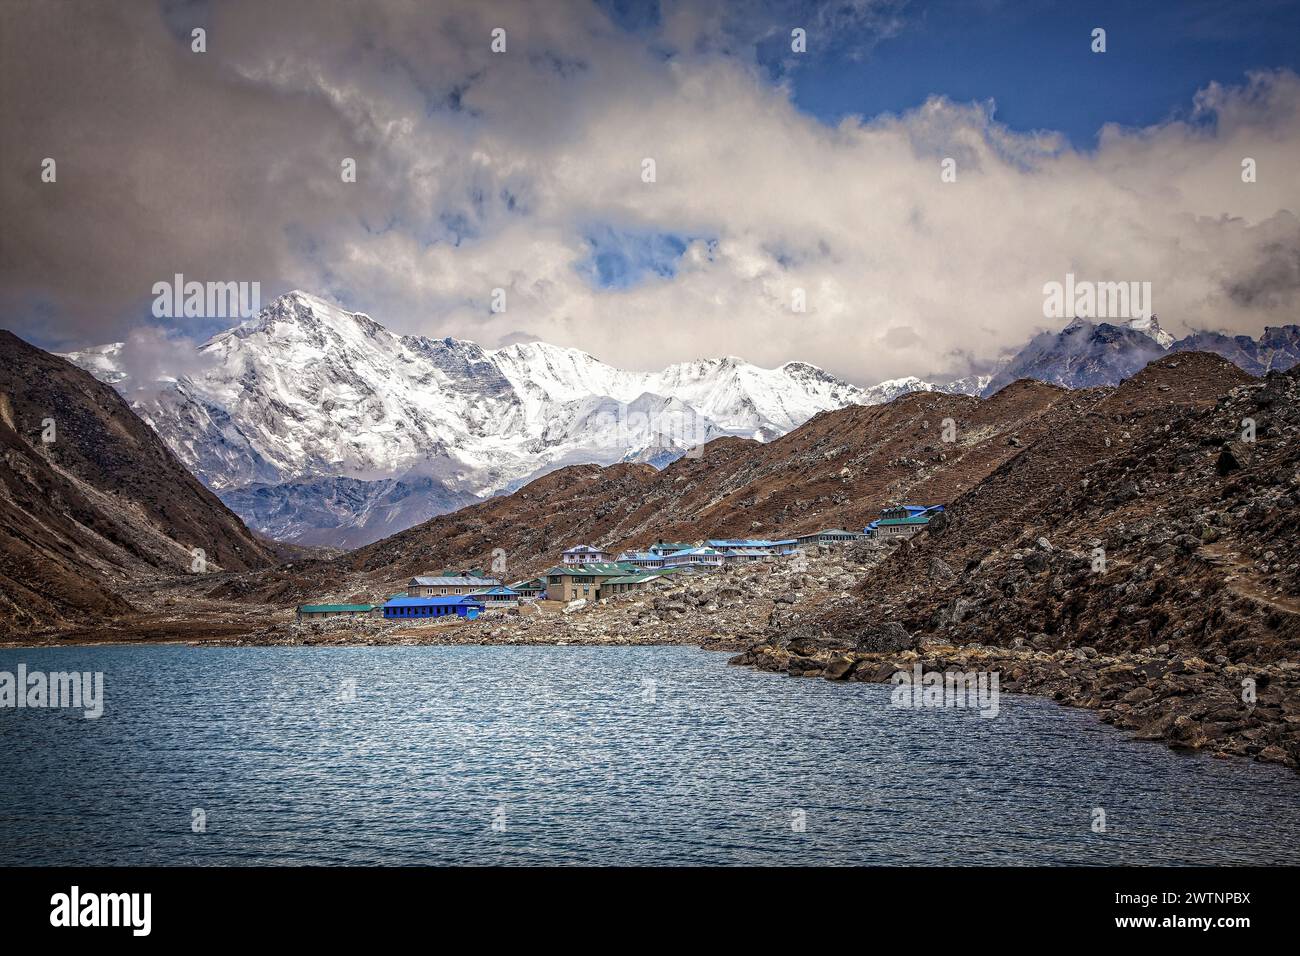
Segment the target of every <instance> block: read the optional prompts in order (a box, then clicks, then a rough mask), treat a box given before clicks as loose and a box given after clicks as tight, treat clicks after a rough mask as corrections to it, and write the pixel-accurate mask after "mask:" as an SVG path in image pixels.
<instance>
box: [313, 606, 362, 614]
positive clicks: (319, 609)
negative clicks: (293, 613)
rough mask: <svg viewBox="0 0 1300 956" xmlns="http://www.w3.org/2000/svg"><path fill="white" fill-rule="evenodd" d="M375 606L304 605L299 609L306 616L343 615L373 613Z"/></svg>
mask: <svg viewBox="0 0 1300 956" xmlns="http://www.w3.org/2000/svg"><path fill="white" fill-rule="evenodd" d="M374 609H375V606H374V605H373V604H304V605H303V606H302V607H300V608H298V610H299V611H302V612H303V613H304V614H326V613H336V614H337V613H343V612H345V611H373V610H374Z"/></svg>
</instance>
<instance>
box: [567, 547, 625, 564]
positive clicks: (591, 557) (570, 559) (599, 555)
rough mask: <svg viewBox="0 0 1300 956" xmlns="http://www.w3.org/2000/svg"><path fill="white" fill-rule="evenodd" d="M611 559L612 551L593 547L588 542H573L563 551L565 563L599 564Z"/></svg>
mask: <svg viewBox="0 0 1300 956" xmlns="http://www.w3.org/2000/svg"><path fill="white" fill-rule="evenodd" d="M613 560H614V555H613V554H612V553H610V552H609V551H606V550H604V549H603V548H593V547H592V546H591V545H589V544H575V545H574V546H573V547H572V548H569V549H568V550H567V551H565V552H564V563H565V564H600V563H602V562H605V561H613Z"/></svg>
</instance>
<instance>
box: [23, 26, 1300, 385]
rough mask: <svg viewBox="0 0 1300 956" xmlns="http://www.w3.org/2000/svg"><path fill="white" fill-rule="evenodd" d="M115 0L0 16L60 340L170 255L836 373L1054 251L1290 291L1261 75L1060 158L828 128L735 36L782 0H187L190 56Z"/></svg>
mask: <svg viewBox="0 0 1300 956" xmlns="http://www.w3.org/2000/svg"><path fill="white" fill-rule="evenodd" d="M767 9H772V8H770V7H768V8H767ZM899 9H900V8H898V7H896V5H892V4H882V3H865V4H849V5H846V4H837V5H833V6H818V7H815V8H810V10H809V11H808V19H809V22H810V23H813V24H816V23H819V22H820V23H832V22H833V21H831V20H828V19H825V18H830V17H834V16H845V15H847V16H850V18H851V19H850V20H848V21H840V22H839V23H838V26H837V27H836V28H837V29H840V30H843V31H844V32H846V33H847V34H854V33H855V31H857V34H860V35H862V36H864V37H866V38H867V39H871V38H872V37H879V36H882V35H888V34H889V31H890V30H894V29H896V21H897V17H898V16H899V15H900V14H899ZM141 10H142V8H140V7H135V6H129V5H115V4H112V5H110V4H86V5H84V6H81V5H74V4H67V5H63V4H60V5H48V4H32V5H30V6H29V5H26V4H23V3H16V4H15V3H10V4H6V5H5V6H4V8H3V12H0V18H3V23H2V24H0V27H2V30H0V32H2V33H3V35H4V37H5V39H4V40H3V43H4V44H5V48H4V49H3V51H0V52H2V53H3V56H0V71H3V72H2V73H0V89H3V91H4V92H3V94H0V96H2V97H3V98H2V100H0V138H3V140H4V141H5V142H6V144H7V145H8V144H10V143H14V144H16V146H14V147H12V148H6V150H5V152H4V154H3V156H0V163H2V164H3V169H2V170H0V174H2V175H3V186H0V188H3V190H4V194H3V202H4V206H5V212H6V216H5V218H6V222H8V223H16V224H17V227H16V228H11V229H7V230H5V231H4V232H3V233H0V243H3V248H2V249H0V252H3V255H0V279H2V280H3V296H2V298H0V305H3V307H4V308H5V309H6V312H5V314H6V316H18V317H19V318H21V317H22V316H23V315H33V316H34V315H36V314H37V313H36V312H24V311H22V310H24V309H32V308H33V305H32V303H40V304H41V308H40V311H39V314H40V315H41V319H40V329H41V330H44V332H45V334H47V335H49V336H52V337H55V338H57V339H59V340H60V341H62V342H65V343H66V344H68V345H85V344H90V343H93V342H102V341H109V340H112V339H120V338H122V337H123V335H124V333H125V330H126V329H128V328H130V327H131V326H132V325H133V324H134V323H135V322H136V316H137V315H138V314H140V310H144V309H147V302H148V298H149V297H148V290H149V288H150V286H151V285H152V283H153V282H155V281H158V280H160V279H165V278H169V277H170V276H171V275H172V274H173V273H175V272H183V273H185V275H186V276H187V278H190V277H192V278H200V279H205V280H206V279H212V280H222V279H226V280H243V281H254V280H256V281H261V282H262V289H263V298H264V299H265V298H267V296H268V295H270V294H272V293H273V292H274V291H276V290H277V289H278V290H283V289H288V288H295V287H302V288H307V289H311V290H313V291H316V292H318V293H321V294H326V295H332V296H334V297H336V298H337V299H339V300H340V301H341V302H342V304H344V305H346V306H347V307H349V308H353V309H358V310H362V311H366V312H368V313H369V314H371V315H372V316H374V317H375V318H376V319H377V320H379V321H381V322H383V323H384V324H386V325H389V326H390V327H392V328H394V329H395V330H397V331H402V332H414V333H420V334H424V335H429V336H438V337H441V336H446V335H451V336H455V337H458V338H468V339H473V340H475V341H478V342H480V343H481V344H483V345H485V346H488V347H491V346H496V345H499V344H502V343H504V342H507V341H520V340H522V338H523V337H529V338H533V337H535V338H541V339H544V340H546V341H550V342H555V343H556V344H561V345H573V346H578V347H580V348H583V349H586V350H587V351H589V352H592V353H593V354H595V355H597V356H598V357H599V358H601V359H603V360H605V361H608V362H611V363H613V364H618V365H622V366H626V367H631V368H642V369H644V368H655V367H662V366H664V365H666V364H669V363H670V362H674V361H681V360H686V359H692V358H698V357H702V356H710V355H726V354H737V355H742V356H744V357H746V358H747V359H749V360H750V361H755V362H759V363H762V364H766V365H777V364H780V363H782V362H785V361H789V360H795V359H797V360H802V361H808V362H813V363H816V364H819V365H822V366H823V367H825V368H827V369H829V370H831V371H833V372H835V373H837V374H840V375H843V376H845V377H848V378H850V379H852V380H854V381H857V382H861V383H871V382H874V381H878V380H880V379H883V378H888V377H895V376H899V375H905V374H918V375H922V376H942V375H961V374H965V373H966V372H968V371H971V370H972V369H973V368H978V367H979V366H981V365H983V364H986V363H987V362H989V361H990V360H992V359H993V358H995V357H997V356H998V355H999V354H1001V353H1002V352H1003V351H1004V350H1005V349H1006V348H1008V347H1011V346H1014V345H1017V344H1019V343H1021V342H1023V341H1024V340H1025V339H1026V338H1027V337H1028V336H1030V335H1031V334H1033V333H1034V332H1036V331H1038V330H1040V329H1042V328H1044V327H1046V326H1048V325H1049V324H1050V323H1049V321H1048V320H1046V319H1044V318H1043V315H1042V301H1043V299H1042V287H1043V285H1044V283H1046V282H1051V281H1061V280H1063V278H1064V276H1065V274H1066V273H1067V272H1074V273H1075V274H1076V276H1078V277H1080V278H1087V279H1094V280H1133V281H1150V282H1151V283H1152V285H1153V293H1154V300H1155V306H1156V311H1157V312H1158V313H1159V315H1160V319H1161V322H1162V324H1164V325H1166V327H1168V328H1170V330H1171V331H1173V332H1175V334H1177V333H1179V332H1182V331H1187V330H1190V329H1193V328H1207V327H1208V328H1222V329H1225V330H1227V331H1230V332H1249V333H1253V334H1257V333H1258V331H1259V330H1260V329H1261V328H1262V327H1263V326H1264V325H1265V324H1270V325H1277V324H1283V323H1285V322H1289V321H1295V316H1296V306H1297V304H1300V299H1298V298H1297V296H1298V295H1300V291H1298V290H1297V289H1296V284H1295V281H1294V276H1295V263H1296V255H1297V249H1300V235H1297V229H1296V218H1295V217H1296V214H1297V212H1300V182H1298V181H1297V178H1296V177H1295V176H1294V159H1293V157H1294V156H1296V155H1297V154H1300V78H1297V77H1296V76H1295V75H1294V74H1292V73H1289V72H1267V73H1260V74H1257V75H1254V76H1252V77H1250V78H1249V79H1248V80H1247V81H1246V82H1245V83H1243V84H1241V85H1237V86H1220V85H1212V86H1209V87H1207V88H1206V89H1205V90H1203V91H1201V93H1200V94H1198V96H1197V98H1196V99H1195V101H1194V102H1193V103H1191V104H1189V109H1188V110H1187V111H1186V114H1185V115H1184V116H1182V117H1180V118H1175V119H1171V120H1170V121H1168V122H1165V123H1162V124H1159V125H1156V126H1153V127H1148V128H1143V129H1126V128H1119V127H1113V128H1107V129H1106V130H1104V131H1103V133H1102V135H1101V136H1100V137H1099V139H1098V142H1097V146H1096V148H1095V149H1092V150H1088V151H1079V150H1076V149H1074V148H1072V147H1071V146H1070V145H1069V144H1068V143H1067V142H1066V141H1065V140H1064V139H1063V138H1062V137H1060V136H1057V135H1054V134H1053V133H1051V132H1050V131H1044V132H1034V133H1020V132H1017V131H1014V130H1011V129H1009V128H1007V127H1006V126H1005V125H1003V124H1001V123H1000V122H999V121H998V118H997V109H996V104H995V103H992V102H980V103H956V102H952V101H949V100H947V99H945V98H943V97H933V98H931V99H930V100H929V101H927V102H926V103H924V104H923V105H921V106H920V107H919V108H917V109H915V110H912V111H909V112H906V113H903V114H901V115H885V116H881V117H876V118H872V119H867V120H863V119H857V118H854V119H849V120H845V121H844V122H842V123H840V124H839V125H837V126H834V127H828V126H826V125H824V124H822V123H820V122H819V121H818V120H816V119H815V118H813V117H810V116H808V115H806V114H804V113H802V112H800V111H799V110H798V109H797V108H796V107H795V106H794V105H793V104H792V103H791V101H790V98H789V91H788V90H787V89H786V88H785V87H784V86H783V85H781V84H779V83H774V82H772V79H771V75H770V73H769V72H768V70H767V69H766V68H765V67H764V66H762V65H760V59H761V57H759V56H758V55H757V54H756V53H755V49H756V46H758V45H761V44H762V43H763V42H764V37H767V36H769V35H774V34H770V31H769V28H768V27H766V26H764V25H763V24H764V23H779V22H780V21H781V20H783V19H786V18H787V14H786V13H785V12H784V11H783V10H781V9H777V10H776V13H775V15H774V16H773V17H771V18H769V20H768V21H761V22H760V21H755V22H756V23H757V26H754V27H753V28H752V29H751V30H750V31H749V32H748V33H746V32H745V31H739V32H738V31H737V28H736V26H735V23H736V21H735V19H734V18H732V17H731V15H730V14H729V13H728V12H727V11H726V10H723V9H722V8H720V7H718V6H715V5H713V4H703V3H685V2H682V3H665V4H663V5H662V9H661V15H660V16H659V17H658V18H657V19H655V20H653V21H650V20H638V21H636V22H635V23H632V24H629V23H628V22H626V21H625V20H624V22H620V21H619V19H618V18H611V17H610V16H609V15H607V14H606V12H605V11H603V10H602V9H600V8H598V7H596V6H591V7H584V6H581V5H578V4H532V3H525V2H518V3H491V4H485V3H465V4H459V5H458V4H438V5H436V6H434V5H428V4H422V3H415V2H396V0H394V2H388V3H381V4H367V5H365V6H364V7H363V6H361V5H348V4H316V3H305V2H302V3H295V2H290V0H283V2H277V3H276V4H264V3H254V2H244V0H231V2H228V3H223V4H220V5H214V6H212V7H210V8H208V9H207V10H206V12H205V21H206V26H207V28H208V35H209V47H208V53H206V54H194V53H191V52H190V50H189V46H188V43H187V42H186V41H185V37H186V36H187V34H186V33H185V32H184V30H183V29H180V28H178V26H177V21H178V19H180V20H182V21H183V19H184V17H185V16H186V15H187V14H186V12H185V8H184V7H182V8H180V9H179V10H178V9H172V10H171V11H170V13H169V15H168V17H167V20H166V21H164V19H163V18H162V17H160V16H159V15H158V14H156V13H152V14H151V15H149V16H142V14H141ZM731 12H732V13H735V12H736V8H733V9H732V11H731ZM74 14H75V20H74V21H73V22H72V23H70V22H69V18H70V17H74ZM196 15H197V14H196ZM790 15H791V16H792V15H794V14H790ZM818 17H821V18H823V19H821V20H818V19H817V18H818ZM742 20H743V18H742ZM846 24H847V25H846ZM183 26H184V24H183V22H182V23H180V27H183ZM497 27H500V28H503V29H505V30H506V31H507V38H508V44H507V52H506V53H505V54H494V53H492V52H491V50H490V48H489V40H490V36H491V31H492V30H493V29H494V28H497ZM629 27H631V28H629ZM772 29H774V27H773V28H772ZM810 29H811V27H810ZM765 31H768V32H765ZM88 37H93V38H94V42H91V41H90V40H89V39H87V38H88ZM44 156H56V157H58V158H59V181H58V184H57V185H45V184H41V183H40V181H39V164H40V160H41V158H42V157H44ZM344 157H352V158H355V159H356V160H357V168H358V179H357V182H356V183H355V184H345V183H343V182H342V181H341V178H340V176H339V163H340V161H341V159H342V158H344ZM946 157H951V158H953V159H955V160H956V164H957V165H956V169H957V179H956V182H952V183H946V182H943V181H941V178H940V163H941V161H942V160H943V159H944V158H946ZM1245 157H1250V158H1253V159H1254V160H1255V161H1256V164H1257V169H1258V181H1257V182H1255V183H1243V182H1242V179H1241V162H1242V159H1243V158H1245ZM646 158H653V159H654V161H655V170H656V178H655V181H654V182H653V183H647V182H644V181H643V180H642V169H643V165H642V163H643V160H644V159H646ZM688 237H689V238H688ZM697 237H703V238H697ZM679 239H680V243H679V242H678V240H679ZM597 246H601V247H603V248H602V249H598V248H596V247H597ZM601 251H604V252H606V253H608V254H609V256H610V258H608V259H606V260H605V263H604V264H605V272H604V276H605V278H606V279H607V280H609V281H601V277H602V271H601V265H600V260H599V254H600V252H601ZM665 263H668V264H669V265H667V266H665ZM497 288H500V289H504V290H505V291H506V302H507V309H506V311H505V312H504V313H499V314H498V313H493V312H492V311H491V309H490V304H491V299H492V294H493V290H494V289H497ZM796 290H803V293H804V295H805V297H806V302H807V312H806V313H796V312H794V311H792V308H791V304H792V302H793V300H794V297H795V292H796ZM133 310H135V311H133ZM51 314H53V316H54V318H53V319H51V318H50V317H49V316H50V315H51ZM6 324H10V322H8V321H7V322H6ZM31 324H32V325H33V327H35V322H34V321H33V322H32V323H31ZM21 330H22V329H21V328H20V331H21Z"/></svg>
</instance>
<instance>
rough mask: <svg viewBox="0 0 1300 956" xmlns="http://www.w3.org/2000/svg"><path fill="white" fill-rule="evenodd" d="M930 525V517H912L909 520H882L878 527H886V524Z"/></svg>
mask: <svg viewBox="0 0 1300 956" xmlns="http://www.w3.org/2000/svg"><path fill="white" fill-rule="evenodd" d="M929 523H930V518H929V516H928V515H912V516H911V517H909V518H881V519H880V520H879V521H878V522H876V527H880V526H881V525H886V524H888V525H900V524H929Z"/></svg>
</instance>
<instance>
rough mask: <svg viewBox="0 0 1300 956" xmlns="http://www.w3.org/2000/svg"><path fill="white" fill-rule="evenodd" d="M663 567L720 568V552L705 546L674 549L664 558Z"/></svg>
mask: <svg viewBox="0 0 1300 956" xmlns="http://www.w3.org/2000/svg"><path fill="white" fill-rule="evenodd" d="M664 567H666V568H684V567H693V568H720V567H722V552H721V551H718V550H717V549H716V548H707V547H705V548H688V549H686V550H685V551H674V552H672V553H671V554H669V555H667V556H666V557H665V558H664Z"/></svg>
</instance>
